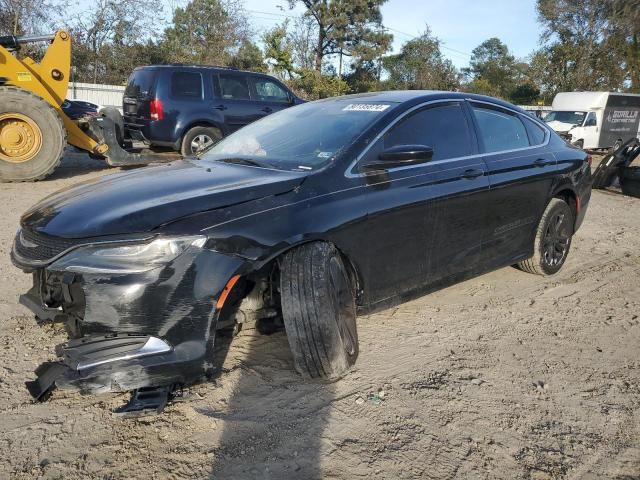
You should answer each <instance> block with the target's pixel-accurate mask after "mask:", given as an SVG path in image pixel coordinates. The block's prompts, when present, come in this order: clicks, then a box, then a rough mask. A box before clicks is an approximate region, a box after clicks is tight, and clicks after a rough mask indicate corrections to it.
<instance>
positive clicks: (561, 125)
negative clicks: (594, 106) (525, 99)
mask: <svg viewBox="0 0 640 480" xmlns="http://www.w3.org/2000/svg"><path fill="white" fill-rule="evenodd" d="M547 125H548V126H549V127H550V128H552V129H553V130H555V131H556V132H568V131H569V130H571V129H572V128H574V127H577V125H574V124H573V123H566V122H559V121H557V120H553V121H551V122H547Z"/></svg>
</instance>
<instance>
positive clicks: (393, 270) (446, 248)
mask: <svg viewBox="0 0 640 480" xmlns="http://www.w3.org/2000/svg"><path fill="white" fill-rule="evenodd" d="M415 144H420V145H426V146H430V147H432V148H433V151H434V155H433V158H432V159H431V160H430V161H428V162H426V163H423V164H419V165H413V166H406V167H397V168H390V169H387V170H385V171H378V172H372V173H368V174H367V173H360V175H363V176H364V177H365V179H366V181H367V182H368V187H367V188H368V192H367V202H368V203H369V205H370V209H369V218H368V220H367V225H368V231H369V234H370V238H371V243H370V244H369V245H368V246H367V248H368V251H369V262H368V270H369V272H368V275H367V278H369V279H370V285H369V287H370V289H369V290H370V293H371V302H372V303H376V302H380V301H384V300H385V299H387V298H390V297H396V296H398V295H401V294H402V293H404V292H407V291H410V290H414V289H416V288H419V287H421V286H424V285H426V284H429V283H432V282H435V281H437V280H438V279H440V278H442V277H445V276H448V275H451V274H453V273H458V272H461V271H464V270H467V269H469V268H471V267H473V265H474V264H475V262H476V261H477V258H478V257H479V255H480V247H481V240H482V239H481V235H479V234H478V231H481V230H482V228H483V224H484V217H485V214H486V211H485V196H486V195H487V193H488V187H489V183H488V177H487V175H486V168H485V165H484V162H483V161H482V159H481V158H479V157H478V156H477V155H476V156H474V154H476V153H477V146H476V141H475V137H474V133H473V128H472V126H471V122H470V119H469V117H468V115H467V113H466V111H465V106H464V102H461V101H446V102H438V103H434V104H430V105H426V106H424V107H423V108H420V109H418V110H415V111H413V112H411V113H409V114H407V115H406V116H405V117H404V118H402V119H401V120H400V121H398V122H397V123H396V124H395V125H393V126H392V127H391V128H390V129H389V130H388V131H387V132H386V133H385V134H384V135H383V137H382V138H381V139H380V140H378V142H376V144H374V145H373V146H372V148H371V149H370V150H369V151H368V152H367V153H366V155H365V156H364V158H363V159H362V160H361V162H360V165H363V164H366V163H367V162H368V161H371V160H375V159H376V158H377V157H378V155H379V154H380V152H382V151H383V150H385V149H387V148H390V147H393V146H397V145H415ZM359 171H360V172H364V170H363V169H362V168H361V169H360V170H359Z"/></svg>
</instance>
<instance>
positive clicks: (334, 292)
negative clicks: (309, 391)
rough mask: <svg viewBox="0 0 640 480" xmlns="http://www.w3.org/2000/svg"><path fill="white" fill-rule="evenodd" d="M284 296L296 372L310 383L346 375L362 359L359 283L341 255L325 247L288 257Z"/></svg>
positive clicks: (300, 249)
mask: <svg viewBox="0 0 640 480" xmlns="http://www.w3.org/2000/svg"><path fill="white" fill-rule="evenodd" d="M280 297H281V304H282V317H283V320H284V326H285V330H286V332H287V340H288V341H289V347H290V348H291V352H292V354H293V361H294V365H295V368H296V370H297V371H298V372H299V373H300V374H301V375H302V376H304V377H307V378H328V379H334V378H338V377H340V376H342V375H343V374H344V373H345V372H346V371H347V370H348V369H349V368H350V367H351V366H352V365H353V364H354V362H355V361H356V358H357V357H358V330H357V328H356V304H355V294H354V282H353V278H352V275H350V270H349V268H348V267H347V265H345V262H344V260H343V259H342V256H341V255H340V252H338V250H337V249H336V248H335V247H334V246H333V245H331V244H329V243H324V242H313V243H307V244H304V245H302V246H300V247H297V248H295V249H294V250H292V251H290V252H287V253H286V254H285V255H284V256H283V258H282V260H281V263H280Z"/></svg>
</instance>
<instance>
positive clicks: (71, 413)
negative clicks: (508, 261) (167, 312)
mask: <svg viewBox="0 0 640 480" xmlns="http://www.w3.org/2000/svg"><path fill="white" fill-rule="evenodd" d="M111 171H113V170H107V169H105V168H104V167H103V165H102V164H101V163H100V162H98V161H92V160H89V159H86V158H83V157H82V156H79V155H69V156H68V158H67V159H65V162H64V164H63V168H61V169H60V170H59V171H58V172H57V173H56V175H55V176H54V177H53V178H51V179H49V180H47V181H45V182H40V183H37V184H25V185H8V184H2V185H0V204H1V205H3V207H4V215H2V217H1V218H0V282H1V283H0V319H1V320H2V321H1V322H0V477H1V478H7V477H8V478H64V479H76V478H78V479H80V478H82V479H84V478H101V479H120V478H123V479H124V478H216V479H217V478H222V479H228V478H256V479H262V478H273V479H289V478H302V479H315V478H329V479H353V478H367V479H371V478H374V479H378V478H379V479H396V478H397V479H410V478H411V479H413V478H427V479H430V478H505V479H514V478H535V479H546V478H580V479H583V478H586V479H600V478H612V479H638V478H640V409H639V407H640V318H639V315H640V276H639V274H640V200H638V199H633V198H628V197H624V196H622V195H621V194H619V193H615V192H601V191H596V192H594V194H593V200H592V202H591V206H590V209H589V212H588V215H587V218H586V221H585V223H584V226H583V227H582V229H581V230H580V231H579V232H578V234H577V236H576V237H575V239H574V243H573V245H572V252H571V254H570V256H569V259H568V261H567V264H566V265H565V267H564V268H563V270H562V271H561V272H560V273H559V274H557V275H556V276H554V277H551V278H541V277H536V276H533V275H529V274H526V273H523V272H520V271H518V270H516V269H514V268H505V269H502V270H499V271H496V272H493V273H491V274H488V275H484V276H482V277H479V278H476V279H473V280H470V281H467V282H464V283H461V284H458V285H456V286H453V287H450V288H447V289H444V290H441V291H439V292H436V293H433V294H431V295H428V296H425V297H422V298H420V299H418V300H416V301H413V302H410V303H407V304H404V305H402V306H400V307H398V308H395V309H391V310H387V311H384V312H382V313H378V314H375V315H371V316H368V317H363V318H360V322H359V335H360V342H361V353H360V358H359V360H358V363H357V366H356V368H354V369H353V371H351V372H350V373H349V374H348V375H347V376H346V377H345V378H344V379H342V380H340V381H338V382H335V383H332V384H326V383H314V382H304V381H302V380H301V379H300V378H299V377H298V376H297V375H296V374H295V373H294V372H293V369H292V360H291V356H290V354H289V352H288V348H287V343H286V338H285V335H284V333H278V334H275V335H272V336H268V337H267V336H260V335H258V334H256V333H255V331H247V332H243V333H242V334H241V336H239V337H237V338H236V339H235V340H234V342H233V344H232V345H231V348H230V351H229V353H228V355H227V358H226V361H225V363H224V371H223V373H222V375H221V376H220V378H219V379H218V380H217V381H216V382H215V383H211V384H205V385H200V386H197V387H195V388H194V389H193V393H194V396H195V398H194V399H193V400H191V401H188V402H183V403H178V404H174V405H172V406H170V407H169V408H168V409H167V411H166V413H165V414H163V415H161V416H158V417H153V418H147V419H140V420H124V421H123V420H118V419H114V418H112V416H111V414H110V408H112V407H114V406H117V405H119V404H121V403H122V402H123V401H124V400H125V396H124V395H105V396H100V397H82V396H79V395H75V394H63V393H59V392H57V393H56V394H54V396H53V398H52V399H51V400H50V401H49V402H47V403H43V404H34V403H32V401H31V400H30V397H29V395H28V393H27V391H26V389H25V388H24V386H23V382H24V381H25V380H26V379H29V378H33V374H32V371H33V369H34V368H35V367H36V366H37V365H38V364H39V363H41V362H42V361H44V360H47V359H50V358H52V355H53V354H52V352H53V347H54V345H55V344H56V343H59V342H61V341H63V339H64V335H63V334H62V332H61V331H60V330H59V329H58V328H57V327H56V328H54V327H52V326H46V327H38V326H37V325H36V324H35V322H34V321H33V320H32V317H31V315H30V314H29V312H28V311H27V310H26V309H24V308H23V307H21V306H19V305H18V304H17V297H18V295H19V294H20V293H22V292H24V291H26V289H27V288H28V286H29V283H30V278H29V277H28V276H27V275H25V274H22V273H21V272H20V271H18V270H16V269H14V268H13V267H12V266H11V264H10V261H9V257H8V255H9V250H10V246H11V241H12V238H13V235H14V233H15V230H16V228H17V224H18V218H19V215H20V213H21V212H23V211H24V210H25V209H26V208H28V207H29V206H30V205H32V204H33V203H35V201H37V200H38V199H39V198H41V197H43V196H44V195H46V194H49V193H51V192H53V191H55V190H57V189H59V188H62V187H64V186H67V185H72V184H74V183H76V182H78V181H81V180H83V179H87V178H91V177H95V176H97V175H103V174H107V173H109V172H111ZM2 472H4V473H2Z"/></svg>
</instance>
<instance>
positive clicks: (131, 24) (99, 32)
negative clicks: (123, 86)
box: [70, 0, 161, 84]
mask: <svg viewBox="0 0 640 480" xmlns="http://www.w3.org/2000/svg"><path fill="white" fill-rule="evenodd" d="M158 9H161V3H160V0H96V1H95V2H94V3H93V5H92V7H91V10H90V11H89V12H88V13H83V14H82V15H77V16H76V17H75V18H73V19H71V28H70V30H71V35H72V42H73V48H72V65H73V66H74V67H75V68H76V76H75V79H76V80H78V81H86V82H92V83H97V82H98V80H99V81H100V82H101V83H115V84H120V83H122V82H124V81H125V80H126V78H127V77H128V76H129V74H130V73H131V70H132V69H133V68H134V67H135V66H136V65H140V63H136V62H140V61H142V62H145V61H147V60H150V59H151V58H153V59H156V58H157V57H158V55H159V54H160V50H159V49H158V48H156V45H155V44H154V43H153V42H152V38H147V39H141V38H140V32H141V31H149V32H151V31H153V28H152V27H153V24H154V23H153V22H154V19H153V18H151V17H150V16H149V14H148V13H149V11H154V10H158ZM145 63H146V62H145Z"/></svg>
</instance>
